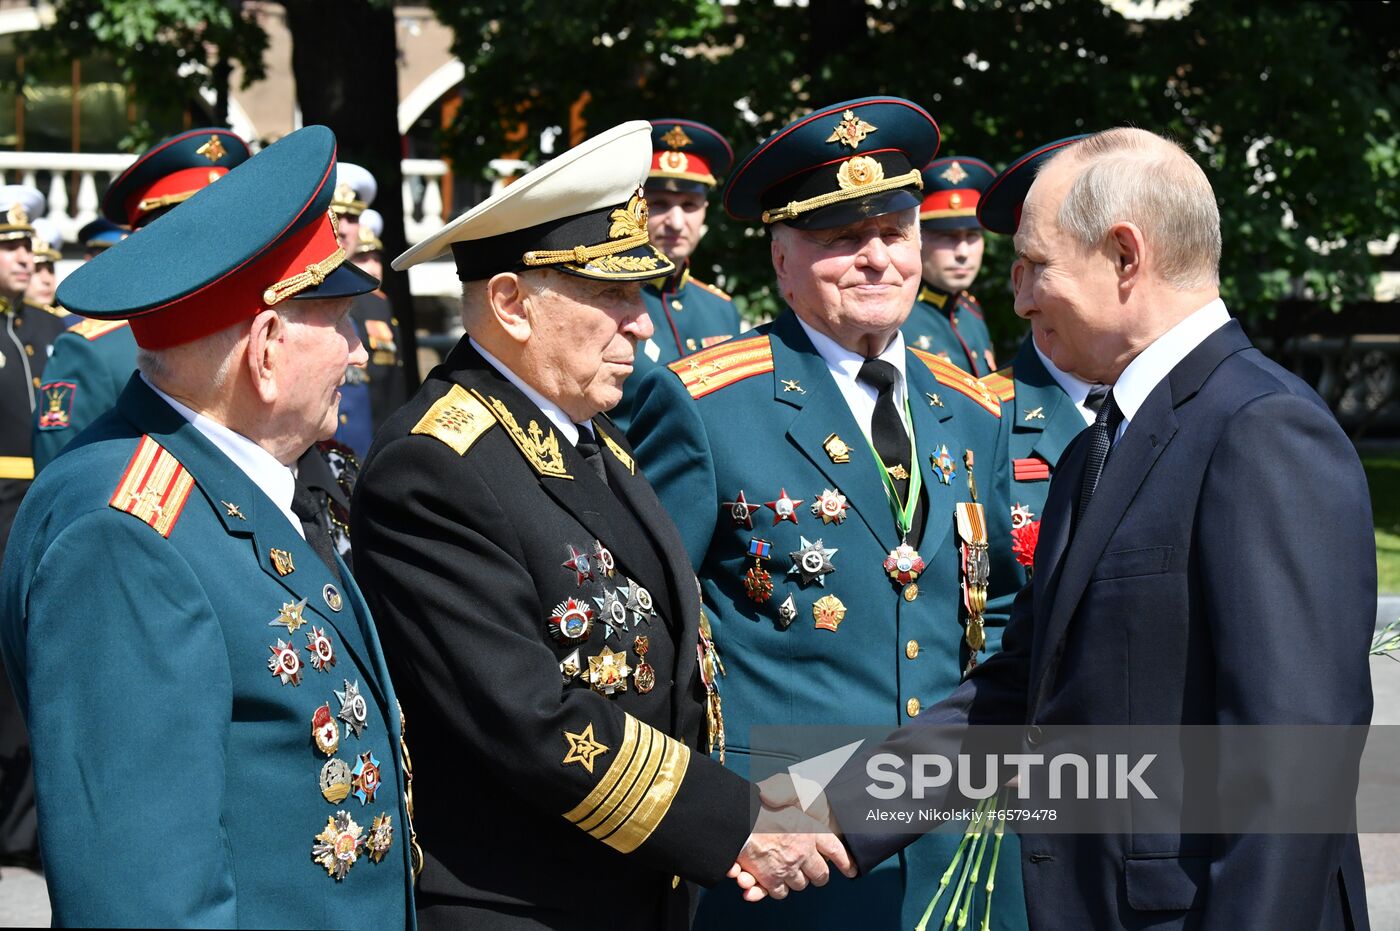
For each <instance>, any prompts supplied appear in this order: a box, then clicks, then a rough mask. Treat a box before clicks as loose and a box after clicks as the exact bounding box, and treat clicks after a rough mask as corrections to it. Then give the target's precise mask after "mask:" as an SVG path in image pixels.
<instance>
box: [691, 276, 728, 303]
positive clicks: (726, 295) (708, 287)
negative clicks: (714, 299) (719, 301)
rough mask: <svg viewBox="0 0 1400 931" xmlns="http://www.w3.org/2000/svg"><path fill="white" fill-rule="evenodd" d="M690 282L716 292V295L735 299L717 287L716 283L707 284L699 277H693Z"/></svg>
mask: <svg viewBox="0 0 1400 931" xmlns="http://www.w3.org/2000/svg"><path fill="white" fill-rule="evenodd" d="M690 283H691V284H693V285H695V286H697V287H700V288H704V289H705V290H706V291H709V292H710V293H711V294H714V295H716V296H718V297H722V298H724V299H725V300H726V301H733V300H734V298H732V297H730V296H729V295H728V294H726V293H724V291H722V290H720V289H719V288H716V287H715V286H714V285H712V284H706V283H705V282H703V281H701V280H700V279H699V278H691V279H690Z"/></svg>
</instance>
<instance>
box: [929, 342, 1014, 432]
mask: <svg viewBox="0 0 1400 931" xmlns="http://www.w3.org/2000/svg"><path fill="white" fill-rule="evenodd" d="M909 351H910V352H912V353H913V354H914V355H915V356H916V357H918V359H919V361H920V362H922V363H923V364H924V365H926V366H928V370H929V371H930V372H932V373H933V377H934V378H935V379H936V380H937V381H938V383H939V384H940V385H943V386H944V387H946V388H952V389H953V390H954V391H957V392H959V393H961V394H965V395H967V396H968V397H969V398H971V399H972V400H974V401H976V402H977V403H978V404H979V405H981V406H982V407H983V408H985V409H986V411H987V413H989V414H993V415H995V416H997V417H1000V416H1001V402H1000V399H999V398H998V397H997V395H996V394H994V393H993V392H992V390H991V389H990V388H988V387H987V386H986V384H984V383H983V382H981V381H979V380H977V379H976V378H973V377H972V376H971V375H969V374H967V373H966V372H964V371H963V370H962V369H960V368H958V367H957V366H956V365H954V364H953V363H951V362H949V361H948V360H947V359H944V358H942V357H941V356H936V355H934V354H933V353H931V352H924V351H923V350H922V349H910V350H909Z"/></svg>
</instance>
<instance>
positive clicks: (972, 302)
mask: <svg viewBox="0 0 1400 931" xmlns="http://www.w3.org/2000/svg"><path fill="white" fill-rule="evenodd" d="M958 297H960V298H962V305H963V306H964V307H966V308H967V309H968V310H969V311H971V312H972V314H973V316H975V317H976V318H977V319H978V320H981V319H983V317H982V305H981V304H979V303H978V302H977V298H975V297H973V296H972V295H971V294H969V293H968V292H967V291H964V292H962V293H961V294H959V295H958Z"/></svg>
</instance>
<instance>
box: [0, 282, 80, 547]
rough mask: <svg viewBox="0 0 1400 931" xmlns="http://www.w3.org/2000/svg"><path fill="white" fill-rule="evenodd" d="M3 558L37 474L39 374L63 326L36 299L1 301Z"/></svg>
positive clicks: (0, 522) (0, 501) (0, 534)
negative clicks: (33, 435)
mask: <svg viewBox="0 0 1400 931" xmlns="http://www.w3.org/2000/svg"><path fill="white" fill-rule="evenodd" d="M0 321H3V324H4V328H5V332H4V333H3V334H0V557H3V556H4V554H5V542H6V541H7V540H8V539H9V537H10V525H11V524H13V523H14V521H15V512H17V511H18V510H19V503H20V501H22V500H23V499H24V494H25V492H27V491H28V490H29V485H30V482H31V481H32V480H33V478H34V459H33V446H32V445H31V436H30V434H31V429H30V428H31V427H32V425H33V423H34V408H35V406H36V405H37V404H40V403H42V402H43V400H44V399H43V398H42V396H41V395H40V394H39V384H40V376H41V375H43V372H44V363H46V362H47V361H48V360H49V352H50V351H52V349H53V341H54V340H56V339H58V337H59V335H60V334H61V333H62V332H63V331H64V329H65V327H64V325H63V321H62V320H61V319H60V318H59V316H58V315H56V314H54V313H53V312H51V311H49V310H45V309H44V308H42V307H36V306H35V305H33V304H27V303H20V304H19V305H18V306H17V307H14V308H11V307H9V306H8V305H7V303H6V302H4V301H3V300H0Z"/></svg>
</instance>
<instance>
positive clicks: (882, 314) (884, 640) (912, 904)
mask: <svg viewBox="0 0 1400 931" xmlns="http://www.w3.org/2000/svg"><path fill="white" fill-rule="evenodd" d="M937 148H938V128H937V126H936V125H935V124H934V121H933V119H932V117H930V116H929V114H928V113H926V112H925V111H924V110H923V109H921V108H920V107H918V106H916V105H915V104H913V103H910V102H909V101H907V100H900V99H898V98H888V97H881V98H866V99H861V100H851V101H847V102H844V103H839V104H836V105H834V106H829V107H823V108H821V109H819V110H817V111H815V112H814V113H812V114H810V115H809V116H807V117H805V118H803V119H801V120H798V121H796V122H794V123H793V124H791V125H789V126H787V127H786V128H784V129H783V130H781V131H779V132H778V133H776V134H775V135H773V136H772V137H770V138H769V139H768V140H767V141H765V142H763V143H762V144H760V145H759V146H758V147H757V148H756V149H754V150H753V151H752V152H751V153H749V155H748V156H746V157H745V158H744V160H743V161H742V162H740V164H739V165H738V167H736V168H735V169H734V172H733V173H732V175H731V176H730V179H729V183H728V186H727V187H726V188H725V192H724V206H725V208H726V209H727V210H728V211H729V213H730V214H731V215H732V216H734V217H735V218H737V219H740V220H746V221H749V222H757V221H759V220H762V222H763V224H764V225H765V226H766V227H767V229H768V230H769V235H770V237H771V249H772V258H773V267H774V271H775V273H776V275H777V283H778V289H779V291H780V293H781V294H782V295H783V297H784V299H785V300H786V302H787V304H788V305H789V306H788V309H786V310H784V312H783V313H781V314H780V315H779V316H778V317H777V319H776V320H774V321H773V322H772V323H771V324H766V325H764V326H761V327H759V328H758V329H757V330H755V331H754V332H753V334H751V335H748V336H745V337H740V338H738V339H735V340H732V341H730V342H728V343H724V344H722V345H719V346H715V347H712V348H710V349H707V350H704V351H702V352H699V353H696V354H695V355H692V356H689V357H687V358H685V359H681V360H679V361H677V362H674V363H672V364H671V366H670V367H669V369H657V370H656V371H653V372H651V373H650V374H649V375H648V376H647V377H646V379H645V380H644V381H643V383H642V385H641V388H640V391H639V394H638V405H637V415H636V418H635V419H634V421H633V424H632V430H631V432H630V433H629V438H630V439H631V440H632V442H633V444H634V445H635V446H636V450H637V458H638V461H639V462H640V464H641V466H642V469H643V470H644V471H645V473H646V475H647V477H648V478H649V479H651V481H652V482H653V483H655V486H656V489H657V494H658V496H659V497H660V498H661V501H662V503H663V504H664V506H665V507H666V510H667V512H668V513H670V514H671V516H672V517H673V518H674V519H675V521H676V524H677V525H678V526H679V527H680V528H681V536H682V538H683V540H684V541H685V546H686V550H687V551H688V553H689V554H690V560H691V565H692V566H694V568H695V570H696V571H697V572H698V574H699V576H700V581H701V584H702V586H703V590H704V592H703V593H704V605H705V611H706V613H707V614H708V615H709V617H710V619H711V624H712V627H713V631H714V640H715V644H716V646H717V647H718V649H719V650H720V652H721V654H722V655H723V657H724V665H725V667H726V669H727V671H728V674H727V675H726V676H725V677H724V678H723V679H722V680H721V681H720V684H719V688H720V690H721V692H722V694H723V697H724V707H725V711H726V718H727V725H728V726H727V728H726V733H727V736H728V747H729V749H728V754H727V765H729V766H730V767H731V768H733V769H734V770H735V771H737V772H739V773H740V774H743V775H747V776H750V777H762V776H765V775H767V774H768V772H771V766H772V764H773V761H774V760H775V759H777V758H778V757H779V756H781V755H782V754H784V753H786V752H787V751H786V750H785V749H784V748H775V747H772V746H769V747H755V746H754V744H753V735H752V734H751V729H752V728H754V727H758V726H763V725H769V724H783V725H789V724H791V725H868V724H876V723H879V724H891V723H903V722H907V721H910V720H912V719H914V718H915V717H916V716H917V715H918V714H919V713H920V710H921V708H922V707H923V706H924V705H927V704H932V703H933V702H935V701H938V700H939V699H941V698H943V697H944V696H945V695H947V694H949V693H950V692H952V691H953V689H954V688H956V687H957V685H958V683H959V682H960V681H961V677H962V674H963V672H964V670H966V669H968V668H969V667H970V666H971V665H972V664H973V663H976V662H981V661H982V660H983V659H985V658H986V657H987V656H988V655H989V654H990V653H993V652H995V651H996V650H997V649H998V648H999V645H1000V639H1001V625H1002V624H1004V623H1005V620H1006V613H1007V609H1008V607H1009V601H1010V598H1011V596H1012V594H1013V593H1014V591H1015V589H1016V587H1017V581H1018V579H1017V570H1016V566H1015V563H1014V561H1013V560H1012V557H1011V550H1010V540H1009V531H1010V527H1009V508H1008V507H1007V505H1006V501H1005V487H1006V485H1005V476H1006V441H1007V432H1008V431H1007V429H1006V425H1005V422H1004V420H1003V419H1002V416H1001V406H1000V404H999V402H998V400H997V398H996V396H995V395H993V394H992V393H991V392H990V391H989V390H987V388H986V387H985V386H983V385H982V383H981V382H979V381H977V380H976V379H975V378H972V377H971V376H970V375H968V374H967V373H966V372H964V371H963V370H962V369H960V368H957V367H956V366H954V365H953V364H952V363H950V362H947V361H945V360H944V359H942V358H941V357H939V356H937V355H934V354H932V353H928V352H924V351H922V350H911V349H909V348H907V346H906V343H905V342H904V339H903V337H902V336H901V334H900V332H899V327H900V325H901V324H902V323H903V322H904V319H905V317H906V315H907V314H908V313H909V308H910V306H911V305H912V304H913V303H914V293H915V291H916V289H917V288H918V286H919V271H920V262H919V257H920V256H919V228H918V207H919V186H920V173H919V168H918V166H921V165H925V164H927V163H928V161H929V159H930V158H931V157H932V156H933V155H934V153H935V152H936V151H937ZM751 754H759V755H751ZM763 754H772V755H771V756H764V755H763ZM791 758H792V759H796V758H798V757H791ZM789 761H790V760H789ZM781 765H782V766H786V763H783V764H781ZM766 768H767V769H766ZM765 769H766V771H765ZM755 770H757V772H755ZM957 841H958V838H957V837H955V836H952V835H933V834H930V835H929V836H928V837H926V838H923V839H921V840H920V841H919V842H918V843H916V844H915V845H913V846H912V847H910V848H909V853H908V854H907V856H906V857H905V859H904V860H902V861H892V862H890V863H887V864H885V865H884V867H883V868H881V869H877V870H875V871H874V872H873V874H872V875H870V876H868V877H866V878H863V879H862V880H860V882H858V883H850V882H846V881H844V880H842V879H841V878H840V877H835V878H834V879H833V882H832V883H831V884H830V885H828V886H827V887H826V888H823V889H817V890H812V891H808V892H804V893H802V894H801V895H799V896H796V897H795V898H794V899H793V900H792V901H790V902H783V903H780V904H777V905H773V904H772V903H761V904H760V905H758V906H752V905H748V904H746V903H743V902H740V901H739V897H738V896H736V895H734V894H732V892H731V891H730V890H728V889H723V888H722V889H717V890H714V891H712V892H711V893H710V894H709V895H707V896H706V897H705V899H704V900H703V901H702V903H701V906H700V913H699V918H698V921H697V924H698V926H700V927H704V928H733V927H764V928H833V929H836V928H840V929H847V928H853V927H870V928H895V927H903V928H910V927H913V925H914V923H915V922H916V921H917V920H918V918H919V917H920V916H921V915H922V913H923V910H924V908H925V906H926V905H927V904H928V902H929V901H930V899H932V898H933V896H934V893H935V890H936V888H937V885H938V879H939V877H940V876H941V875H942V873H943V871H944V870H945V869H946V868H947V866H948V863H949V862H950V860H951V859H952V856H953V852H954V850H955V849H956V847H957ZM1006 843H1008V844H1012V843H1013V841H1012V839H1011V838H1008V839H1007V841H1006ZM1005 856H1011V858H1010V860H1009V861H1006V865H1005V867H1004V868H1000V869H998V871H997V873H996V889H997V893H996V894H997V900H998V902H999V905H998V908H997V922H998V926H1001V927H1013V928H1014V927H1024V923H1025V916H1024V909H1023V908H1022V904H1021V892H1020V888H1021V887H1020V879H1019V869H1018V868H1017V867H1016V866H1015V864H1016V862H1017V857H1016V856H1014V855H1011V848H1009V849H1008V850H1007V851H1006V854H1005ZM980 895H981V893H979V896H980ZM1002 896H1005V898H1002ZM978 908H979V910H980V906H978Z"/></svg>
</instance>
